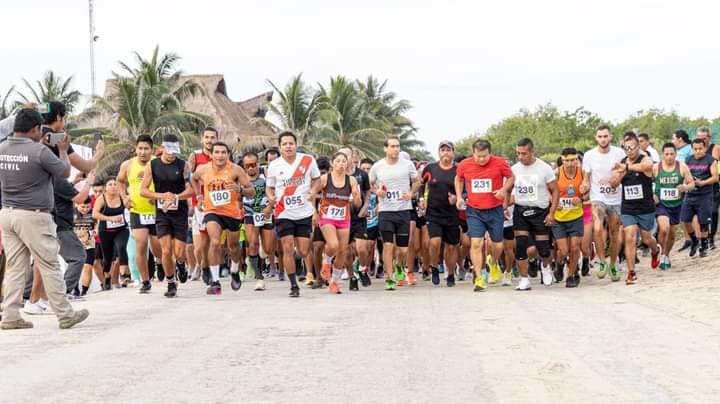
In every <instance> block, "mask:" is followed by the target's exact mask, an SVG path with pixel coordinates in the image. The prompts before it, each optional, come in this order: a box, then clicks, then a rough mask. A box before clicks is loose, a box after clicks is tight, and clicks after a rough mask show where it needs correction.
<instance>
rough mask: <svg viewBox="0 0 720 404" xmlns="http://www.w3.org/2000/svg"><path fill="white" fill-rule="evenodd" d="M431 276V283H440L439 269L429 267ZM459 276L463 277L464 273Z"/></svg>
mask: <svg viewBox="0 0 720 404" xmlns="http://www.w3.org/2000/svg"><path fill="white" fill-rule="evenodd" d="M431 272H432V274H431V276H430V277H431V278H432V283H433V285H439V284H440V271H439V270H438V269H437V268H432V269H431ZM460 277H461V278H464V275H460Z"/></svg>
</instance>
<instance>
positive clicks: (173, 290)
mask: <svg viewBox="0 0 720 404" xmlns="http://www.w3.org/2000/svg"><path fill="white" fill-rule="evenodd" d="M167 285H168V288H167V292H165V297H168V298H172V297H175V296H177V283H175V282H168V284H167Z"/></svg>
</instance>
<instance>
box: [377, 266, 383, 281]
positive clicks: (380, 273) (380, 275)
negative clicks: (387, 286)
mask: <svg viewBox="0 0 720 404" xmlns="http://www.w3.org/2000/svg"><path fill="white" fill-rule="evenodd" d="M384 277H385V268H383V266H382V265H379V266H378V267H377V270H375V279H382V278H384Z"/></svg>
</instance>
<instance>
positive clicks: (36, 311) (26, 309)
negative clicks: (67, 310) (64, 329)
mask: <svg viewBox="0 0 720 404" xmlns="http://www.w3.org/2000/svg"><path fill="white" fill-rule="evenodd" d="M22 311H23V313H25V314H29V315H32V316H35V315H43V314H53V313H52V310H49V309H48V308H47V306H43V305H42V304H41V302H40V301H39V300H38V301H37V302H36V303H30V301H29V300H28V301H26V302H25V305H24V306H23V309H22Z"/></svg>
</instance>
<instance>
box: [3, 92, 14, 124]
mask: <svg viewBox="0 0 720 404" xmlns="http://www.w3.org/2000/svg"><path fill="white" fill-rule="evenodd" d="M13 91H15V86H12V87H10V89H9V90H8V91H7V92H6V93H5V96H4V97H0V119H5V118H7V117H8V115H10V113H12V108H11V107H10V106H11V105H13V103H12V100H11V99H10V97H11V96H12V94H13Z"/></svg>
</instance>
